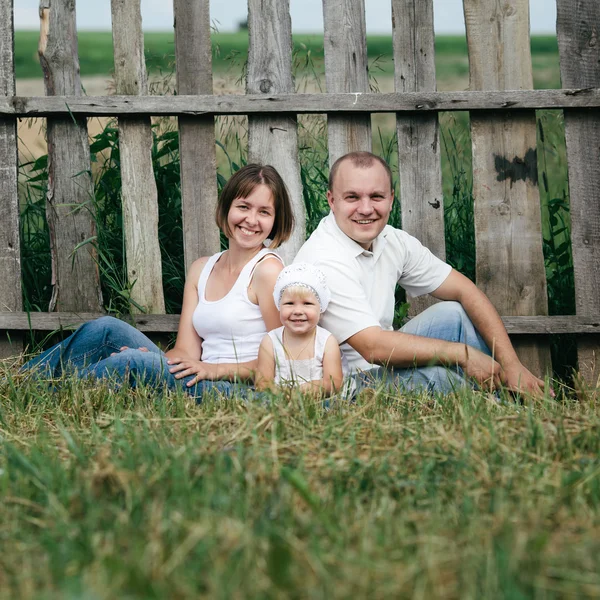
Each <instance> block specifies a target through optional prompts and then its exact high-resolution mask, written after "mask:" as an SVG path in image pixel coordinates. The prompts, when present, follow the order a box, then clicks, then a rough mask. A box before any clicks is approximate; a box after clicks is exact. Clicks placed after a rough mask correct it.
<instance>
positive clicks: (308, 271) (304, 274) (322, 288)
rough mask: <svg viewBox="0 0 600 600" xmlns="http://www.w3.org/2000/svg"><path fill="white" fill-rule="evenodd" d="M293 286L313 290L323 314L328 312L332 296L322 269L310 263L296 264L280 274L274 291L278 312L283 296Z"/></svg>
mask: <svg viewBox="0 0 600 600" xmlns="http://www.w3.org/2000/svg"><path fill="white" fill-rule="evenodd" d="M291 286H300V287H305V288H308V289H309V290H311V291H312V292H313V293H314V294H315V296H316V297H317V300H318V301H319V306H320V307H321V312H322V313H323V312H325V311H326V310H327V306H328V305H329V300H330V299H331V294H330V292H329V288H328V287H327V279H326V278H325V275H324V274H323V271H321V269H318V268H317V267H315V266H313V265H309V264H308V263H294V264H292V265H289V267H285V269H283V270H282V271H281V273H279V277H277V281H276V282H275V289H274V290H273V299H274V300H275V306H276V307H277V310H279V309H280V304H281V296H282V295H283V292H284V291H285V290H286V289H287V288H289V287H291Z"/></svg>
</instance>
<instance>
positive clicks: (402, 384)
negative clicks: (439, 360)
mask: <svg viewBox="0 0 600 600" xmlns="http://www.w3.org/2000/svg"><path fill="white" fill-rule="evenodd" d="M400 331H402V332H404V333H412V334H414V335H420V336H423V337H428V338H437V339H440V340H445V341H447V342H461V343H463V344H467V345H468V346H472V347H473V348H476V349H477V350H480V351H481V352H483V353H484V354H487V355H488V356H491V355H492V353H491V352H490V349H489V348H488V347H487V344H486V343H485V342H484V340H483V338H482V337H481V335H480V334H479V332H478V331H477V329H475V326H474V325H473V323H472V322H471V320H470V319H469V317H468V316H467V313H466V312H465V310H464V308H463V307H462V305H461V304H460V303H459V302H439V303H437V304H434V305H433V306H430V307H429V308H428V309H426V310H424V311H423V312H422V313H420V314H418V315H417V316H416V317H414V318H413V319H411V320H410V321H409V322H408V323H407V324H406V325H405V326H404V327H402V328H401V329H400ZM381 382H385V383H392V384H394V385H397V386H398V387H399V388H401V389H402V390H404V391H410V390H428V391H431V392H439V393H442V394H447V393H450V392H453V391H456V390H457V389H460V388H462V387H465V386H470V387H472V383H471V382H468V381H467V380H466V379H465V377H464V375H463V372H462V370H461V369H460V368H456V367H440V366H432V367H419V368H414V369H397V368H379V369H372V370H370V371H366V372H365V373H362V374H361V375H359V376H358V385H359V388H360V387H373V386H376V385H378V384H380V383H381Z"/></svg>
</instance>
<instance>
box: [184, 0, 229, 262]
mask: <svg viewBox="0 0 600 600" xmlns="http://www.w3.org/2000/svg"><path fill="white" fill-rule="evenodd" d="M173 12H174V15H175V64H176V68H177V93H178V94H179V95H182V94H190V95H192V94H193V95H199V94H212V93H213V79H212V48H211V41H210V2H209V0H201V1H196V2H190V0H175V2H174V11H173ZM179 156H180V161H181V210H182V213H183V249H184V255H185V268H186V271H187V270H189V268H190V266H191V264H192V262H194V261H195V260H196V259H197V258H199V257H200V256H206V255H210V254H214V253H215V252H218V251H219V247H220V246H219V229H218V228H217V226H216V224H215V220H214V214H215V209H216V205H217V159H216V151H215V118H214V117H213V116H209V117H203V116H193V117H192V116H190V117H187V116H186V117H184V116H181V117H179Z"/></svg>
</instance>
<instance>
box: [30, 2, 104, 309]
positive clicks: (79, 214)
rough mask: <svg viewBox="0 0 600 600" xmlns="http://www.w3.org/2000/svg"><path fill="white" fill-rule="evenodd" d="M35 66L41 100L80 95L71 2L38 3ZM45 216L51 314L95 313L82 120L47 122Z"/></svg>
mask: <svg viewBox="0 0 600 600" xmlns="http://www.w3.org/2000/svg"><path fill="white" fill-rule="evenodd" d="M39 56H40V64H41V66H42V70H43V73H44V86H45V89H46V95H48V96H54V95H65V94H69V95H74V96H80V95H81V80H80V77H79V58H78V51H77V30H76V24H75V3H74V2H61V1H59V0H42V1H41V2H40V41H39ZM46 137H47V141H48V189H47V193H46V217H47V221H48V229H49V232H50V252H51V259H52V298H51V300H50V310H51V311H52V310H55V309H56V310H66V311H72V310H88V311H89V310H92V311H93V310H100V309H101V306H102V295H101V292H100V277H99V273H98V265H97V261H96V252H95V247H94V246H93V244H92V243H90V242H92V241H93V240H94V239H95V234H96V228H95V207H94V202H93V198H94V190H93V183H92V178H91V161H90V147H89V144H88V134H87V123H86V120H85V118H82V117H76V116H74V115H69V116H65V117H55V118H54V117H53V118H49V119H48V123H47V131H46Z"/></svg>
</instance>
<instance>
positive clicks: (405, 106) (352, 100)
mask: <svg viewBox="0 0 600 600" xmlns="http://www.w3.org/2000/svg"><path fill="white" fill-rule="evenodd" d="M599 107H600V89H597V88H585V89H565V90H495V91H494V90H492V91H467V92H412V93H411V92H407V93H404V94H397V93H387V94H372V93H368V94H344V93H340V94H259V95H256V94H252V95H251V94H247V95H239V94H222V95H218V96H85V97H74V96H60V97H59V96H57V97H38V96H13V97H8V98H7V97H1V96H0V115H5V116H11V117H45V116H61V115H75V116H96V117H99V116H121V115H122V116H133V117H135V116H142V115H147V116H150V115H155V116H169V115H170V116H197V115H213V116H214V115H245V114H260V113H289V114H304V113H315V114H318V113H352V114H360V113H370V112H381V113H399V112H414V113H436V112H442V111H455V110H470V111H471V112H481V113H485V112H489V111H498V110H503V111H505V112H514V111H519V110H523V109H531V110H533V109H546V108H547V109H551V108H599Z"/></svg>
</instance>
